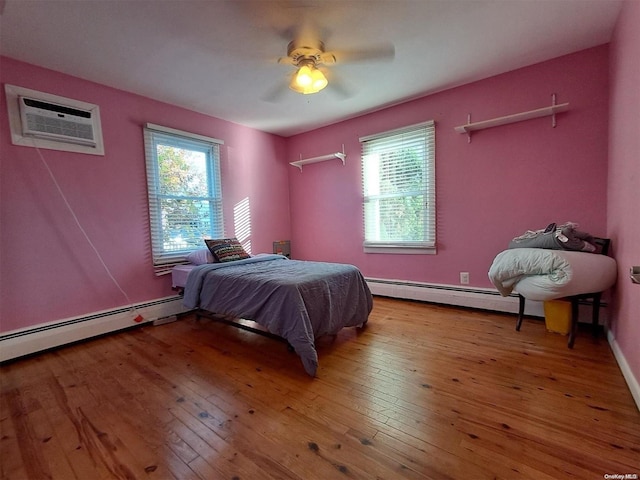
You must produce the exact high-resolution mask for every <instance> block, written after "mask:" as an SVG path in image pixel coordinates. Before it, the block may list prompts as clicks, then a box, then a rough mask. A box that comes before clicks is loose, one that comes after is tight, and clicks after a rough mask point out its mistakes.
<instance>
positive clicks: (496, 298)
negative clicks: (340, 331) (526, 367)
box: [365, 278, 608, 325]
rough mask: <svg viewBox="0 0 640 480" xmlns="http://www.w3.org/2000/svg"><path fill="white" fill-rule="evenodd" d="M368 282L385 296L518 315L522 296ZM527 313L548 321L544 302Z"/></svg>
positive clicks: (583, 309)
mask: <svg viewBox="0 0 640 480" xmlns="http://www.w3.org/2000/svg"><path fill="white" fill-rule="evenodd" d="M365 280H366V281H367V284H368V285H369V289H370V290H371V293H372V294H374V295H380V296H383V297H392V298H404V299H407V300H419V301H423V302H433V303H442V304H445V305H454V306H457V307H470V308H478V309H481V310H492V311H495V312H506V313H513V314H516V315H517V313H518V307H519V301H518V296H517V295H516V294H511V295H509V296H508V297H503V296H502V295H500V292H498V290H496V289H493V288H479V287H461V286H457V285H442V284H433V283H421V282H410V281H406V280H387V279H382V278H365ZM578 308H579V313H578V315H579V318H580V323H583V322H584V323H591V318H592V317H591V312H592V310H591V306H590V305H588V304H585V305H582V304H581V305H579V307H578ZM524 313H525V315H529V316H532V317H540V318H544V302H538V301H535V300H527V301H526V303H525V309H524ZM607 320H608V318H607V308H606V304H605V303H602V304H601V306H600V324H601V325H606V322H607Z"/></svg>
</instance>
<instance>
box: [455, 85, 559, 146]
mask: <svg viewBox="0 0 640 480" xmlns="http://www.w3.org/2000/svg"><path fill="white" fill-rule="evenodd" d="M552 98H553V105H551V106H549V107H543V108H538V109H536V110H529V111H528V112H521V113H514V114H513V115H506V116H504V117H497V118H492V119H490V120H483V121H480V122H473V123H472V122H471V121H470V120H468V121H467V124H466V125H460V126H458V127H455V131H456V132H458V133H466V134H468V135H470V134H471V132H473V131H475V130H484V129H485V128H492V127H499V126H501V125H508V124H510V123H516V122H523V121H525V120H530V119H532V118H540V117H549V116H550V117H553V118H552V126H553V127H554V128H555V126H556V119H555V115H556V113H561V112H566V111H567V110H569V104H568V103H561V104H559V105H556V104H555V100H556V99H555V95H553V97H552ZM470 139H471V137H469V140H470Z"/></svg>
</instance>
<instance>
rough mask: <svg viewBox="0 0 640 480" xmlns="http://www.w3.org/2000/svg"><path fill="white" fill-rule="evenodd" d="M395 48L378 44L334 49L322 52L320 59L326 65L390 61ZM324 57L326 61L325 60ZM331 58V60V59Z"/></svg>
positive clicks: (393, 55) (390, 45) (391, 45)
mask: <svg viewBox="0 0 640 480" xmlns="http://www.w3.org/2000/svg"><path fill="white" fill-rule="evenodd" d="M395 54H396V49H395V47H394V46H393V44H391V43H390V44H386V45H380V46H377V47H374V48H368V49H363V50H336V51H330V52H325V53H323V54H322V61H323V63H326V64H328V65H330V64H332V63H356V62H369V61H391V60H393V59H394V57H395ZM325 57H326V60H327V61H326V62H325ZM332 59H333V61H331V60H332Z"/></svg>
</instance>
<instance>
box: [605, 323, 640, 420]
mask: <svg viewBox="0 0 640 480" xmlns="http://www.w3.org/2000/svg"><path fill="white" fill-rule="evenodd" d="M607 340H608V341H609V345H610V346H611V351H612V352H613V355H614V357H616V361H617V362H618V366H619V367H620V371H621V372H622V376H623V377H624V379H625V380H626V382H627V386H628V387H629V391H630V392H631V396H632V397H633V400H634V401H635V402H636V407H638V410H640V383H638V379H637V378H636V377H635V376H634V375H633V372H632V371H631V367H629V364H628V363H627V359H626V358H625V357H624V354H623V353H622V350H620V345H618V342H617V341H616V338H615V337H614V336H613V333H611V330H608V331H607Z"/></svg>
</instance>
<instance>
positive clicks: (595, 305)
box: [591, 293, 602, 338]
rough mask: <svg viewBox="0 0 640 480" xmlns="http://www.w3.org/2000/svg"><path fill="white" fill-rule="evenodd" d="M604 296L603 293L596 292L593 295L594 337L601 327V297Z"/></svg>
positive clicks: (592, 327) (592, 328)
mask: <svg viewBox="0 0 640 480" xmlns="http://www.w3.org/2000/svg"><path fill="white" fill-rule="evenodd" d="M601 298H602V293H596V294H595V295H594V296H593V314H592V315H593V316H592V322H591V323H592V326H591V330H592V333H593V336H594V338H595V337H597V336H598V328H599V327H600V299H601Z"/></svg>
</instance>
